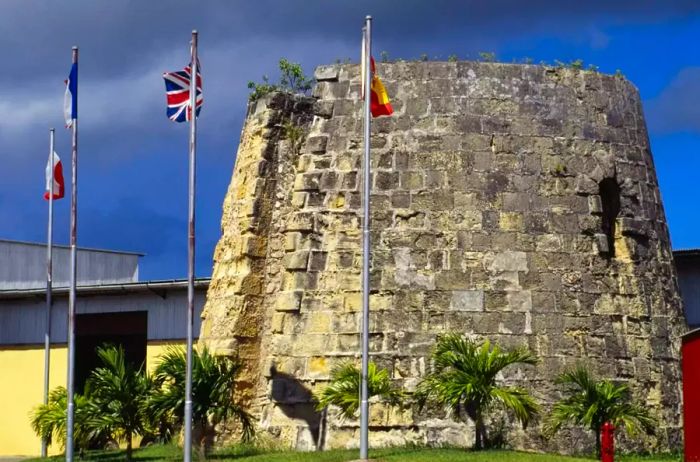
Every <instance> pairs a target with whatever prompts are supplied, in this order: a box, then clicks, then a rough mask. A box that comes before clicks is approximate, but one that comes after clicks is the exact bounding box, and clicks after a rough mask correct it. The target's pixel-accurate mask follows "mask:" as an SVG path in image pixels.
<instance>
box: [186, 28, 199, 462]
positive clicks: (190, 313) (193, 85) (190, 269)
mask: <svg viewBox="0 0 700 462" xmlns="http://www.w3.org/2000/svg"><path fill="white" fill-rule="evenodd" d="M198 67H199V63H198V62H197V31H196V30H193V31H192V62H191V64H190V108H189V109H190V111H192V112H191V115H190V157H189V164H190V168H189V207H188V218H189V226H188V242H187V244H188V264H187V372H186V379H185V448H184V451H185V454H184V456H185V457H184V460H185V462H190V461H191V460H192V327H193V326H192V325H193V320H194V237H195V233H194V205H195V165H196V150H197V70H198Z"/></svg>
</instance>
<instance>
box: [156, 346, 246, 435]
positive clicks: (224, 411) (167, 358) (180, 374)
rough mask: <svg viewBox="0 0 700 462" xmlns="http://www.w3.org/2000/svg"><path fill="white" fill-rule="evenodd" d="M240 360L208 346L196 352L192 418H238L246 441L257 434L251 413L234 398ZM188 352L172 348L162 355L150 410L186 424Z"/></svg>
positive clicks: (158, 416)
mask: <svg viewBox="0 0 700 462" xmlns="http://www.w3.org/2000/svg"><path fill="white" fill-rule="evenodd" d="M241 367H242V366H241V363H240V362H239V361H238V360H235V359H231V358H228V357H224V356H216V355H212V354H211V353H210V352H209V350H208V349H207V348H202V349H201V351H200V349H195V350H193V355H192V417H193V420H195V421H196V422H200V423H206V422H207V421H209V420H211V421H213V422H222V421H226V420H228V419H235V420H238V422H239V423H240V424H241V430H242V433H243V438H244V440H246V441H247V440H249V439H251V438H252V436H253V433H254V426H253V419H252V417H251V415H250V414H249V413H248V412H247V411H246V410H245V409H243V408H242V407H241V406H240V405H238V404H237V403H236V402H235V401H234V396H233V390H234V385H235V380H236V377H237V375H238V374H239V372H240V370H241ZM185 376H186V353H185V350H184V349H183V348H181V347H169V348H168V349H166V351H165V353H163V354H162V355H161V356H160V357H159V362H158V365H157V366H156V368H155V371H154V382H155V383H156V387H155V391H154V393H152V395H151V397H150V398H149V403H148V409H149V412H150V413H151V414H152V415H153V416H154V418H156V419H161V418H166V419H169V420H171V421H172V422H174V423H175V424H176V425H178V426H179V425H182V423H183V420H182V419H183V416H184V409H185Z"/></svg>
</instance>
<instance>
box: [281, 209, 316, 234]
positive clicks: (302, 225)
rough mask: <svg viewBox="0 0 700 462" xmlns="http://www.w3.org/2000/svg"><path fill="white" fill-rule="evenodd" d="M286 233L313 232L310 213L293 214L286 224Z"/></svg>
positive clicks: (312, 219)
mask: <svg viewBox="0 0 700 462" xmlns="http://www.w3.org/2000/svg"><path fill="white" fill-rule="evenodd" d="M286 228H287V231H313V229H314V216H313V214H312V213H306V212H301V213H295V214H294V215H292V217H291V219H290V220H289V222H288V223H287V227H286Z"/></svg>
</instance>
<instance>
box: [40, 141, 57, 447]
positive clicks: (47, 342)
mask: <svg viewBox="0 0 700 462" xmlns="http://www.w3.org/2000/svg"><path fill="white" fill-rule="evenodd" d="M55 133H56V130H54V129H53V128H52V129H50V130H49V163H48V164H46V165H48V166H49V168H50V169H51V176H50V182H49V184H50V185H51V186H50V189H49V229H48V233H47V234H48V237H47V239H46V324H45V328H44V405H46V404H48V403H49V366H50V357H51V304H52V301H51V288H52V287H51V286H52V279H51V276H52V274H51V266H52V262H51V260H52V253H53V189H54V178H53V173H54V157H53V152H54V135H55ZM46 451H47V441H46V438H42V439H41V457H46Z"/></svg>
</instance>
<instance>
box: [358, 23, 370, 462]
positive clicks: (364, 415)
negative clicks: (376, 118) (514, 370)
mask: <svg viewBox="0 0 700 462" xmlns="http://www.w3.org/2000/svg"><path fill="white" fill-rule="evenodd" d="M371 51H372V16H369V15H368V16H367V17H366V18H365V35H364V57H365V60H364V62H363V63H362V65H363V66H364V79H365V80H364V89H365V91H364V97H365V126H364V129H365V156H364V167H365V168H364V182H363V186H364V203H363V206H364V207H363V208H364V217H363V220H362V387H361V391H360V459H362V460H367V453H368V448H369V402H368V396H367V395H368V393H367V373H368V369H369V249H370V239H369V238H370V235H369V220H370V217H369V200H370V189H371V188H370V186H371V185H370V178H371V177H370V168H371V163H370V93H371V91H370V82H371V80H370V79H371V73H370V65H369V63H370V59H371V56H372V54H371Z"/></svg>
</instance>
